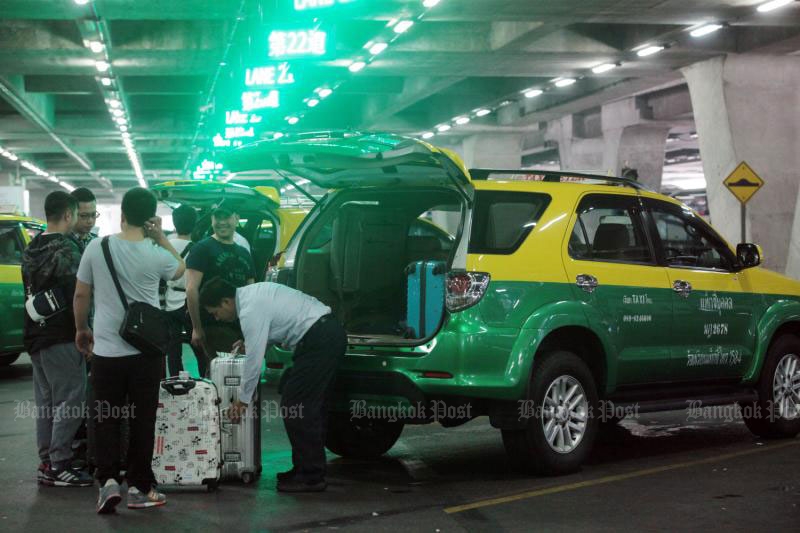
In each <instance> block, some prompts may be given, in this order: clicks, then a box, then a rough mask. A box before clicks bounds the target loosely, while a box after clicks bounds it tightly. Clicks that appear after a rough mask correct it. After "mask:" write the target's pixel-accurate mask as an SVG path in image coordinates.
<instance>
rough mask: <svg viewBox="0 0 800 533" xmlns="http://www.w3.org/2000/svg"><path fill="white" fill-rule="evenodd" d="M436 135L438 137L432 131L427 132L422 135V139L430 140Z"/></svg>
mask: <svg viewBox="0 0 800 533" xmlns="http://www.w3.org/2000/svg"><path fill="white" fill-rule="evenodd" d="M434 135H436V134H435V133H433V132H432V131H426V132H425V133H423V134H422V138H423V139H430V138H431V137H433V136H434Z"/></svg>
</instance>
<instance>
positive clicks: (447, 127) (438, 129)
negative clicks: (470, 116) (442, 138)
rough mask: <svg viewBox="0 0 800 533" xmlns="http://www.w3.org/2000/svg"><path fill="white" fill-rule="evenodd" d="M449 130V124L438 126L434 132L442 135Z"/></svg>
mask: <svg viewBox="0 0 800 533" xmlns="http://www.w3.org/2000/svg"><path fill="white" fill-rule="evenodd" d="M449 129H450V124H440V125H438V126H436V131H438V132H439V133H443V132H445V131H447V130H449Z"/></svg>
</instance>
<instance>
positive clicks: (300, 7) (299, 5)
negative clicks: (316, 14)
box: [293, 0, 355, 11]
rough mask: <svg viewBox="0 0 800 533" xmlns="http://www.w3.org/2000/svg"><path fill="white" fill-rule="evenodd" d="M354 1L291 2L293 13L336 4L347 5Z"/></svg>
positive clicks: (308, 0) (300, 0) (310, 0)
mask: <svg viewBox="0 0 800 533" xmlns="http://www.w3.org/2000/svg"><path fill="white" fill-rule="evenodd" d="M354 1H355V0H293V2H294V9H295V11H307V10H312V9H320V8H324V7H333V6H335V5H336V4H349V3H351V2H354Z"/></svg>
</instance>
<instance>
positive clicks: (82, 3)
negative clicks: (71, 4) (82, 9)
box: [75, 0, 89, 6]
mask: <svg viewBox="0 0 800 533" xmlns="http://www.w3.org/2000/svg"><path fill="white" fill-rule="evenodd" d="M75 3H76V4H78V5H79V6H85V5H86V4H88V3H89V0H75Z"/></svg>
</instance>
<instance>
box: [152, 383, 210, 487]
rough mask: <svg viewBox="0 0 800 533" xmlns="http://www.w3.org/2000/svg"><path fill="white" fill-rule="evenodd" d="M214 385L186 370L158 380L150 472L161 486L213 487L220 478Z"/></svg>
mask: <svg viewBox="0 0 800 533" xmlns="http://www.w3.org/2000/svg"><path fill="white" fill-rule="evenodd" d="M219 403H220V402H219V396H218V394H217V388H216V387H215V386H214V384H213V383H211V382H210V381H208V380H204V379H192V378H190V377H189V374H188V372H181V375H180V376H178V377H172V378H169V379H165V380H162V381H161V385H160V387H159V391H158V411H157V413H156V434H155V444H154V448H153V463H152V468H153V474H154V475H155V479H156V482H157V483H158V484H159V486H161V485H167V486H169V485H175V486H181V487H192V486H195V487H202V486H204V485H205V486H206V487H207V488H208V490H213V489H215V488H216V486H217V482H218V481H219V477H220V456H221V454H220V412H219Z"/></svg>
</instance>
